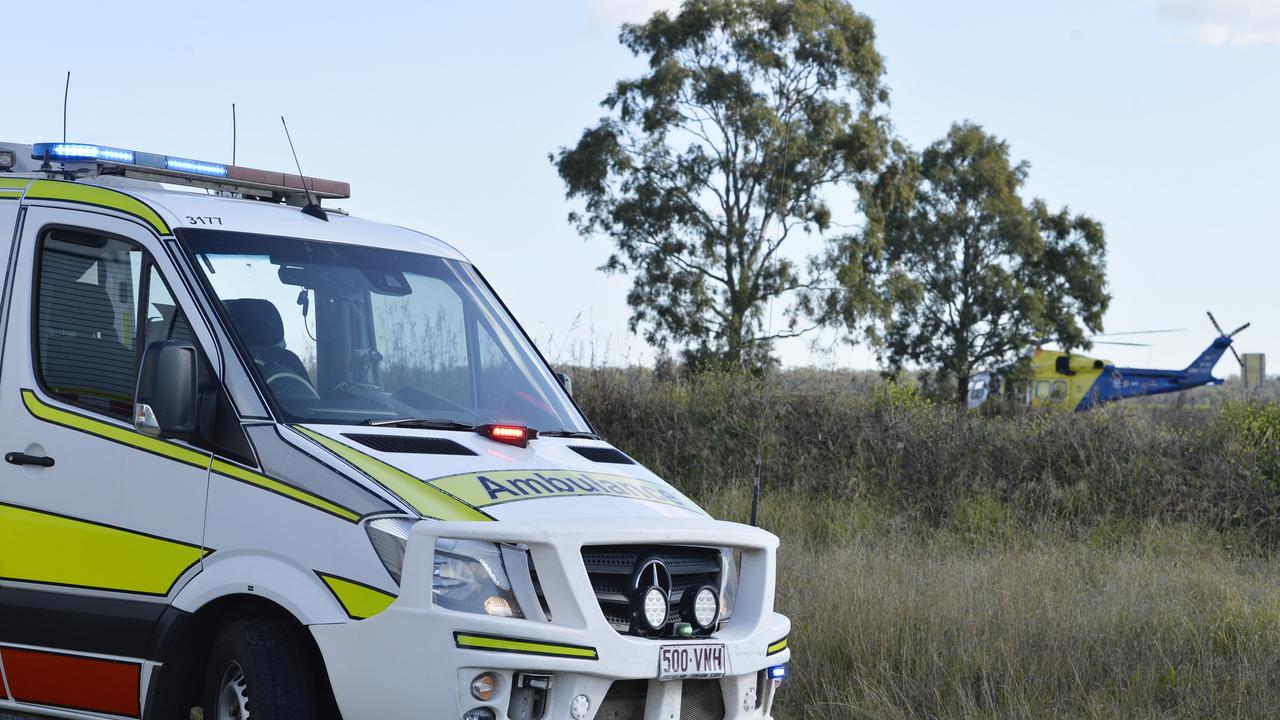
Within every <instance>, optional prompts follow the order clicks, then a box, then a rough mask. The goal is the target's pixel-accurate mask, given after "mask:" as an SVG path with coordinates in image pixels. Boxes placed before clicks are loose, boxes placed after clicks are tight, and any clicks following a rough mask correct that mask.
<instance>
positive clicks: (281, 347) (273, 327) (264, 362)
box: [222, 298, 311, 384]
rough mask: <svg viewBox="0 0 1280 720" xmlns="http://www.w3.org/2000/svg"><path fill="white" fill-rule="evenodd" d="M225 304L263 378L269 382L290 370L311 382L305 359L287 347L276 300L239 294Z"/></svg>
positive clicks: (291, 372)
mask: <svg viewBox="0 0 1280 720" xmlns="http://www.w3.org/2000/svg"><path fill="white" fill-rule="evenodd" d="M222 306H223V307H224V308H226V309H227V314H228V315H230V316H231V324H232V325H234V326H235V329H236V331H237V332H238V333H239V334H240V339H241V340H242V341H244V344H245V345H246V346H248V348H249V353H250V354H252V355H253V362H254V363H255V364H256V365H257V366H258V369H259V370H260V371H261V372H262V376H263V379H264V380H266V381H267V382H270V381H271V379H272V378H274V377H275V376H277V375H280V374H283V373H288V374H292V375H297V376H298V377H300V378H303V379H304V380H306V381H307V382H308V383H309V384H310V383H311V375H310V374H308V373H307V367H306V366H305V365H303V364H302V360H301V359H299V358H298V356H297V355H295V354H293V352H292V351H290V350H288V349H286V348H285V343H284V321H283V320H282V319H281V318H280V311H279V310H278V309H276V306H275V304H274V303H272V302H271V301H270V300H264V299H262V298H238V299H234V300H227V301H226V302H224V303H223V304H222Z"/></svg>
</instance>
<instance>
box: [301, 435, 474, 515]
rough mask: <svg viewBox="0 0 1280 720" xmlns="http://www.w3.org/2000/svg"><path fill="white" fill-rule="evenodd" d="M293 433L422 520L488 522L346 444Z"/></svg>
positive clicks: (321, 437)
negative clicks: (347, 465) (369, 480)
mask: <svg viewBox="0 0 1280 720" xmlns="http://www.w3.org/2000/svg"><path fill="white" fill-rule="evenodd" d="M293 427H294V429H295V430H297V431H298V432H300V433H302V434H303V435H305V436H306V437H309V438H311V439H312V440H314V441H315V442H316V443H318V444H319V445H320V446H321V447H323V448H325V449H326V450H328V451H329V452H331V453H333V454H334V455H337V456H338V457H340V458H342V459H343V460H346V461H347V462H348V463H351V465H353V466H354V467H355V468H356V469H357V470H359V471H360V472H362V473H364V474H365V475H368V476H369V477H370V478H372V479H373V480H375V481H377V482H378V483H380V484H381V485H382V486H383V487H385V488H387V489H388V490H390V491H391V492H393V493H395V494H396V495H398V496H400V497H401V498H402V499H404V501H405V502H407V503H409V504H410V505H411V506H413V508H414V509H415V510H417V511H418V512H420V513H422V514H423V515H424V516H425V517H429V518H435V519H437V520H474V521H482V520H491V519H492V518H490V517H489V516H488V515H485V514H484V513H482V512H480V511H479V510H477V509H475V508H474V507H472V506H470V505H468V504H466V503H464V502H462V501H460V500H458V499H457V498H454V497H453V496H451V495H449V494H448V493H445V492H442V491H440V490H438V489H436V488H434V487H432V486H430V485H428V484H426V483H425V482H423V481H421V480H419V479H418V478H416V477H414V476H412V475H410V474H409V473H406V472H405V471H403V470H401V469H399V468H397V467H395V466H393V465H388V464H387V463H385V462H383V461H381V460H379V459H377V458H375V457H373V456H372V455H368V454H366V453H363V452H360V451H359V450H356V449H355V448H353V447H351V446H350V445H347V444H345V443H340V442H338V441H337V440H334V439H333V438H330V437H327V436H325V435H321V434H320V433H318V432H315V431H313V430H308V429H307V428H304V427H302V426H299V425H295V426H293Z"/></svg>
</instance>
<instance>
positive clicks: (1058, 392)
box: [1051, 380, 1067, 401]
mask: <svg viewBox="0 0 1280 720" xmlns="http://www.w3.org/2000/svg"><path fill="white" fill-rule="evenodd" d="M1051 397H1052V398H1053V399H1054V400H1056V401H1062V400H1066V399H1067V382H1066V381H1065V380H1054V381H1053V390H1052V391H1051Z"/></svg>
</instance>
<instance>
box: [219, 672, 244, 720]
mask: <svg viewBox="0 0 1280 720" xmlns="http://www.w3.org/2000/svg"><path fill="white" fill-rule="evenodd" d="M248 689H249V686H248V685H247V684H246V683H245V681H244V670H242V669H241V668H240V663H238V662H236V661H235V660H231V661H230V662H228V663H227V667H226V669H225V670H223V671H222V682H220V683H219V684H218V706H217V707H216V708H214V711H215V712H214V716H213V720H249V692H248Z"/></svg>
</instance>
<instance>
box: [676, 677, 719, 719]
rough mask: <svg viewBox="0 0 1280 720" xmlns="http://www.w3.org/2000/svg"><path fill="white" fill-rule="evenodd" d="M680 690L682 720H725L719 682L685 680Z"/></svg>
mask: <svg viewBox="0 0 1280 720" xmlns="http://www.w3.org/2000/svg"><path fill="white" fill-rule="evenodd" d="M681 685H682V687H681V689H680V720H724V693H723V692H721V691H720V681H719V680H685V681H684V682H683V683H681Z"/></svg>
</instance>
